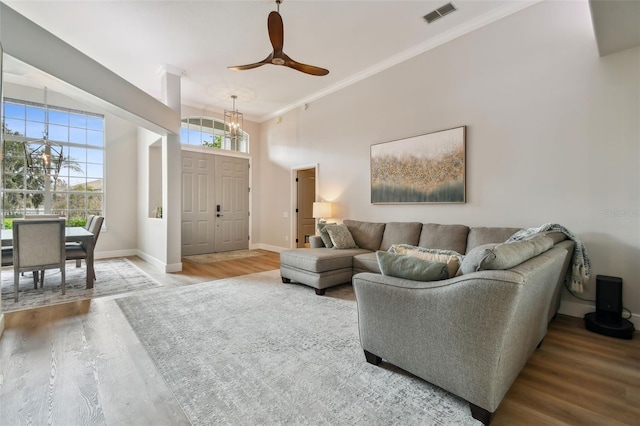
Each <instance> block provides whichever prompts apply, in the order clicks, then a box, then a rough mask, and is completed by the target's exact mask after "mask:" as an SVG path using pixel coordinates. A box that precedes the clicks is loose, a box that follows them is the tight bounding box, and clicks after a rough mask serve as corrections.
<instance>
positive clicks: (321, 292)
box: [316, 288, 327, 296]
mask: <svg viewBox="0 0 640 426" xmlns="http://www.w3.org/2000/svg"><path fill="white" fill-rule="evenodd" d="M326 291H327V289H326V288H316V294H317V295H318V296H324V293H325V292H326Z"/></svg>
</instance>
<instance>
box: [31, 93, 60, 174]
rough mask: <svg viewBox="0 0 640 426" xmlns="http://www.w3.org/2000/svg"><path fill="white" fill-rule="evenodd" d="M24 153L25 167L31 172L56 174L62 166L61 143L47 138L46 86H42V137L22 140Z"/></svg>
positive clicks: (47, 110) (47, 108)
mask: <svg viewBox="0 0 640 426" xmlns="http://www.w3.org/2000/svg"><path fill="white" fill-rule="evenodd" d="M24 154H25V160H26V163H27V169H29V170H30V171H31V172H34V173H37V172H42V173H44V174H45V175H48V176H51V175H54V176H57V175H58V174H59V173H60V168H61V167H62V160H63V156H62V145H60V144H57V143H55V142H51V141H50V140H49V106H48V104H47V88H46V87H45V88H44V131H43V132H42V139H38V140H35V141H28V142H24Z"/></svg>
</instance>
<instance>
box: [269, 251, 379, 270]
mask: <svg viewBox="0 0 640 426" xmlns="http://www.w3.org/2000/svg"><path fill="white" fill-rule="evenodd" d="M362 253H367V251H366V250H362V249H347V250H333V249H328V248H305V249H293V250H285V251H283V252H281V253H280V264H281V265H287V266H289V267H292V268H296V269H301V270H304V271H309V272H327V271H332V270H334V269H342V268H351V267H353V256H355V255H358V254H362Z"/></svg>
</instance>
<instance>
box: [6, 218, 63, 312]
mask: <svg viewBox="0 0 640 426" xmlns="http://www.w3.org/2000/svg"><path fill="white" fill-rule="evenodd" d="M64 228H65V220H64V219H57V220H54V219H29V220H27V219H16V220H14V221H13V287H14V298H15V301H16V302H18V287H19V285H18V281H19V279H20V277H19V275H20V273H21V272H28V271H33V272H34V286H35V287H36V288H37V278H36V276H37V275H38V271H44V270H45V269H57V268H59V269H60V277H61V280H62V294H65V261H66V257H65V243H64V242H65V229H64ZM43 285H44V273H43V274H42V278H41V279H40V286H41V287H42V286H43Z"/></svg>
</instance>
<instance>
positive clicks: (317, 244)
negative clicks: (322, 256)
mask: <svg viewBox="0 0 640 426" xmlns="http://www.w3.org/2000/svg"><path fill="white" fill-rule="evenodd" d="M309 247H310V248H323V247H324V243H323V242H322V238H320V236H319V235H311V236H310V237H309Z"/></svg>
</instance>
